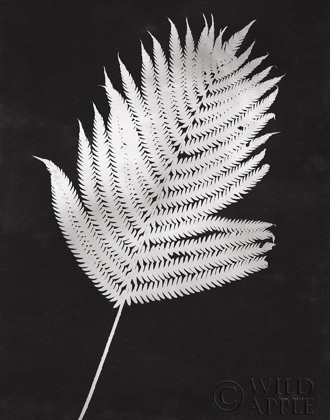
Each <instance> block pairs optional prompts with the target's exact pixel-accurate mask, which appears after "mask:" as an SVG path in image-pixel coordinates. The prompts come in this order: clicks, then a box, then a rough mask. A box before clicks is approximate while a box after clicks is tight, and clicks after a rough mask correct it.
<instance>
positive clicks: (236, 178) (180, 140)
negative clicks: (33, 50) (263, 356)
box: [38, 18, 281, 420]
mask: <svg viewBox="0 0 330 420" xmlns="http://www.w3.org/2000/svg"><path fill="white" fill-rule="evenodd" d="M252 23H253V22H251V23H250V24H249V25H247V26H246V27H245V28H243V29H242V30H241V31H239V32H237V33H235V34H234V35H233V36H232V37H230V38H229V40H228V41H226V42H224V41H223V34H224V30H222V31H220V34H219V35H218V36H217V37H216V36H215V31H214V22H213V18H212V23H211V25H210V26H209V25H208V23H207V22H206V20H205V26H204V29H203V30H202V33H201V35H200V38H199V41H198V43H197V45H195V42H194V39H193V37H192V34H191V30H190V28H189V25H188V23H187V31H186V35H185V41H184V46H183V47H182V46H181V42H180V38H179V35H178V32H177V29H176V27H175V25H174V24H173V23H172V22H170V25H171V32H170V40H169V60H167V59H166V56H165V54H164V52H163V50H162V47H161V46H160V44H159V42H158V41H157V40H156V39H155V38H154V37H153V36H152V35H151V36H152V40H153V55H152V57H150V56H149V55H148V53H147V52H146V51H145V49H144V47H143V45H142V69H141V87H140V88H138V87H137V86H136V84H135V82H134V81H133V78H132V77H131V75H130V73H129V72H128V71H127V69H126V67H125V66H124V64H123V63H122V62H121V60H120V59H119V65H120V71H121V77H122V85H123V89H124V95H122V94H120V93H119V92H118V91H116V90H115V89H114V87H113V86H112V84H111V82H110V80H109V78H108V77H107V75H105V89H106V93H107V96H108V99H109V104H110V115H109V119H108V121H107V125H105V124H104V121H103V118H102V117H101V115H100V114H99V112H98V111H97V109H96V108H95V107H94V110H95V119H94V130H93V144H92V145H90V143H89V141H88V139H87V138H86V135H85V133H84V131H83V128H82V126H81V125H80V134H79V150H78V175H79V186H80V193H81V197H79V196H78V194H77V193H76V191H75V189H74V187H73V186H72V184H71V182H70V181H69V179H68V178H67V177H66V176H65V174H64V173H63V172H62V170H61V169H59V168H58V167H57V166H56V165H54V164H53V163H52V162H51V161H49V160H46V159H41V158H38V159H40V160H41V161H42V162H44V163H45V165H46V166H47V169H48V170H49V172H50V174H51V186H52V200H53V207H54V212H55V216H56V219H57V221H58V224H59V226H60V228H61V230H62V233H63V235H64V237H65V239H66V241H67V243H68V246H69V248H70V249H71V251H72V252H73V254H74V256H75V257H76V259H77V261H78V263H79V265H80V266H81V267H82V269H83V270H84V271H85V272H86V274H87V275H88V276H89V277H90V278H91V279H92V280H93V282H94V283H95V285H96V287H98V289H99V290H100V291H101V292H102V293H103V294H104V295H105V296H106V298H107V299H109V300H110V301H111V302H113V304H114V306H115V307H118V308H119V309H118V313H117V316H116V319H115V322H114V325H113V327H112V330H111V333H110V336H109V339H108V342H107V344H106V347H105V350H104V353H103V356H102V359H101V362H100V364H99V367H98V370H97V372H96V375H95V378H94V380H93V383H92V387H91V389H90V392H89V395H88V397H87V399H86V402H85V405H84V407H83V410H82V412H81V414H80V417H79V420H81V419H82V418H83V417H84V414H85V412H86V410H87V408H88V405H89V402H90V400H91V397H92V394H93V391H94V388H95V385H96V383H97V380H98V377H99V375H100V372H101V370H102V366H103V363H104V360H105V358H106V355H107V352H108V349H109V346H110V343H111V340H112V338H113V336H114V333H115V329H116V326H117V324H118V321H119V318H120V315H121V312H122V309H123V306H124V304H125V303H127V304H128V305H130V304H131V302H134V303H138V302H140V303H144V302H149V301H153V300H160V299H165V298H170V299H171V298H172V297H177V296H183V295H187V294H190V293H194V292H199V291H202V290H204V289H210V288H212V287H216V286H222V284H224V283H226V282H230V281H233V280H238V279H240V278H242V277H245V276H246V275H248V274H250V273H253V272H256V271H259V270H261V269H263V268H266V267H267V262H266V261H265V256H264V255H263V254H264V253H265V252H266V251H268V250H270V249H271V248H272V247H273V245H274V243H273V240H274V237H273V234H272V233H271V232H270V231H269V230H268V228H269V227H270V226H271V224H270V223H265V222H258V221H246V220H228V219H225V218H221V217H220V216H219V215H218V214H217V212H219V210H222V209H223V208H225V207H227V206H228V205H230V204H231V203H233V202H235V201H237V200H238V199H240V198H242V196H243V194H246V193H247V192H248V191H249V190H250V189H251V188H252V187H253V186H254V185H255V184H256V183H257V182H258V181H260V180H261V178H262V177H263V176H264V175H265V174H266V172H267V171H268V165H263V166H261V167H260V166H258V165H259V163H260V162H261V160H262V159H263V157H264V154H265V151H264V150H263V151H261V152H259V153H257V154H254V153H253V152H254V151H255V150H256V149H257V148H258V147H259V146H261V145H263V144H264V143H265V142H266V140H267V139H268V138H269V137H270V136H271V135H272V134H274V133H270V134H264V135H261V136H259V137H256V135H257V134H258V133H259V132H260V131H261V130H262V129H263V128H264V127H265V125H266V124H267V122H268V121H269V120H270V119H271V118H273V117H274V115H273V114H270V113H267V110H268V109H269V107H270V106H271V104H272V103H273V101H274V100H275V97H276V95H277V89H275V86H276V84H277V83H278V82H279V80H280V79H281V78H280V77H276V78H271V79H267V76H268V74H269V72H270V69H271V67H268V68H266V69H264V70H262V71H260V72H257V71H255V70H256V69H257V68H258V66H259V65H260V64H261V62H262V61H263V60H264V58H265V57H266V56H264V57H260V58H256V59H253V60H251V61H248V58H249V56H250V53H251V50H252V47H253V44H252V45H251V46H250V47H249V48H247V49H246V50H245V51H244V52H243V53H241V54H240V55H238V49H239V47H240V46H241V44H242V42H243V40H244V37H245V35H246V34H247V32H248V30H249V28H250V26H251V25H252ZM251 75H252V76H251ZM79 124H80V123H79Z"/></svg>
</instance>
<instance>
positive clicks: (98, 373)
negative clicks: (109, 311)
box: [78, 300, 125, 420]
mask: <svg viewBox="0 0 330 420" xmlns="http://www.w3.org/2000/svg"><path fill="white" fill-rule="evenodd" d="M124 304H125V300H123V302H122V303H121V305H120V306H119V308H118V312H117V315H116V319H115V321H114V323H113V326H112V328H111V332H110V335H109V338H108V341H107V344H106V345H105V348H104V351H103V354H102V357H101V361H100V363H99V366H98V368H97V371H96V374H95V376H94V379H93V383H92V386H91V388H90V390H89V393H88V396H87V398H86V401H85V404H84V406H83V409H82V411H81V413H80V416H79V419H78V420H82V419H83V417H84V415H85V413H86V411H87V408H88V406H89V403H90V401H91V399H92V396H93V393H94V390H95V387H96V384H97V381H98V379H99V376H100V374H101V371H102V368H103V364H104V362H105V359H106V357H107V354H108V351H109V347H110V344H111V341H112V339H113V336H114V335H115V331H116V327H117V325H118V322H119V318H120V315H121V313H122V310H123V307H124Z"/></svg>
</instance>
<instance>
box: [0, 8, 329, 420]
mask: <svg viewBox="0 0 330 420" xmlns="http://www.w3.org/2000/svg"><path fill="white" fill-rule="evenodd" d="M327 3H328V2H327V1H309V0H301V1H298V0H286V1H280V0H278V1H269V0H262V1H261V0H249V1H247V0H203V1H181V0H176V1H174V0H167V1H163V0H162V1H151V0H149V1H147V0H135V1H134V0H121V1H103V0H80V1H72V0H66V1H62V0H56V1H55V0H42V1H41V0H40V1H23V0H16V1H15V0H10V1H9V0H8V1H4V0H2V1H1V5H2V11H1V45H0V47H1V74H0V75H1V91H0V102H1V118H0V126H1V154H0V157H1V162H0V172H1V204H0V211H1V213H0V217H1V224H2V231H1V258H2V261H1V292H0V320H1V325H0V328H1V330H0V331H1V332H0V419H1V420H16V419H17V420H21V419H22V420H25V419H26V420H27V419H29V420H30V419H33V420H34V419H41V420H44V419H45V420H50V419H54V420H55V419H56V420H71V419H77V418H78V416H79V413H80V410H81V408H82V405H83V403H84V399H85V397H86V396H87V393H88V390H89V387H90V384H91V381H92V378H93V376H94V373H95V370H96V368H97V365H98V363H99V359H100V357H101V354H102V351H103V348H104V345H105V342H106V340H107V337H108V334H109V331H110V329H111V326H112V323H113V321H114V317H115V314H116V311H115V310H114V309H113V308H112V306H111V305H110V304H109V302H108V301H107V300H106V299H105V298H104V297H103V296H102V295H101V294H100V293H99V292H98V291H97V289H96V288H95V287H94V286H93V284H92V282H91V281H90V280H89V279H88V278H87V276H86V275H85V274H84V273H83V272H82V271H81V270H80V268H79V267H78V265H77V264H76V262H75V260H74V258H73V256H72V255H71V253H70V251H69V250H68V248H67V246H66V244H65V241H64V239H63V237H62V235H61V233H60V231H59V229H58V226H57V224H56V221H55V218H54V215H53V212H52V208H51V201H50V182H49V175H48V172H47V171H46V170H45V167H44V166H43V165H42V164H41V163H40V162H38V161H36V160H34V159H33V158H32V157H31V155H37V156H41V157H44V158H48V159H51V160H53V161H54V162H55V163H56V164H58V165H59V166H60V167H61V168H62V169H63V170H64V171H65V172H66V174H67V175H68V176H69V177H70V178H71V180H73V182H74V183H75V182H76V168H75V166H76V157H77V132H78V130H77V118H79V119H80V120H81V121H82V122H83V124H84V127H85V128H86V130H87V132H88V133H90V132H91V128H92V118H93V114H92V104H91V102H95V103H96V104H97V106H98V107H99V109H100V110H101V112H102V114H103V115H104V116H106V114H107V102H106V98H105V94H104V91H103V89H102V88H101V87H100V85H102V83H103V66H105V67H106V69H107V71H108V74H109V76H110V78H111V80H112V81H113V83H114V85H115V87H116V88H118V89H120V75H119V69H118V63H117V58H116V57H117V53H118V52H120V57H121V59H122V60H123V61H124V63H125V64H126V65H127V67H128V68H129V70H130V71H131V72H132V74H133V77H134V78H135V79H136V80H137V81H138V80H139V71H140V40H142V41H143V42H144V43H145V45H146V48H147V49H148V50H149V51H150V47H151V42H150V37H149V35H148V34H147V31H150V32H151V33H152V34H153V35H155V36H156V37H157V38H158V39H159V40H160V42H161V43H162V44H163V46H164V47H165V46H166V43H167V39H168V35H169V23H168V21H167V17H169V18H171V19H172V20H173V22H174V23H175V24H176V25H177V27H178V30H179V32H180V33H181V34H184V30H185V18H186V17H187V18H188V19H189V22H190V25H191V28H192V31H193V34H194V35H195V38H197V36H198V35H199V33H200V31H201V29H202V27H203V25H204V22H203V17H202V14H203V13H205V15H206V17H207V18H208V19H210V15H211V13H212V14H213V15H214V18H215V23H216V29H217V30H219V29H220V28H223V27H225V26H228V30H227V35H228V36H229V35H231V34H232V33H234V32H235V31H237V30H239V29H241V28H242V27H243V26H245V25H246V24H247V23H249V22H250V21H251V20H254V19H257V21H256V23H255V24H254V25H253V26H252V28H251V29H250V32H249V35H248V36H247V41H246V44H245V46H248V45H249V43H250V42H251V41H253V40H256V45H255V48H254V52H253V57H257V56H259V55H264V54H265V53H269V57H268V58H267V59H266V60H265V66H266V65H276V68H274V69H273V70H272V72H273V73H272V74H273V75H275V76H278V75H283V74H285V77H284V78H283V79H282V81H281V82H280V84H279V87H280V91H279V95H278V97H277V99H276V102H275V103H274V105H273V106H272V112H275V113H276V120H275V121H272V122H270V123H269V130H270V131H274V130H275V131H280V134H277V135H276V136H273V137H272V138H271V139H270V140H269V141H268V142H267V143H268V144H267V154H266V158H265V162H267V163H270V165H271V170H270V172H269V174H268V175H267V176H266V177H265V178H264V179H263V180H262V182H261V183H259V184H258V186H257V187H256V188H255V189H254V190H253V191H252V192H250V193H249V194H248V195H247V196H245V198H244V200H241V201H240V202H239V203H237V204H234V205H232V206H230V208H228V209H227V210H226V212H224V214H225V215H226V216H228V217H231V218H246V219H254V220H265V221H269V222H272V223H275V224H276V226H277V227H276V228H274V229H273V232H274V233H275V235H276V244H277V246H276V247H275V248H274V249H273V250H272V251H271V252H270V253H269V256H268V262H269V268H268V269H267V270H263V271H261V272H259V273H256V274H254V275H251V276H249V277H248V278H245V279H243V280H242V281H240V282H236V283H233V284H230V285H228V286H226V287H223V288H217V289H214V290H212V291H209V292H207V291H205V292H204V293H198V294H196V295H191V296H188V297H185V298H178V299H173V300H164V301H161V302H154V303H150V304H148V305H147V304H145V305H134V306H131V307H126V308H124V311H123V315H122V318H121V320H120V322H119V326H118V329H117V332H116V335H115V338H114V341H113V343H112V346H111V348H110V352H109V355H108V359H107V361H106V364H105V367H104V370H103V372H102V375H101V378H100V380H99V383H98V385H97V389H96V392H95V394H94V397H93V400H92V403H91V405H90V408H89V410H88V412H87V414H86V417H85V419H86V420H88V419H90V420H92V419H127V420H128V419H129V420H134V419H145V420H182V419H196V420H197V419H198V420H213V419H220V420H233V419H237V420H239V419H246V418H251V419H253V418H268V417H271V418H273V419H277V418H282V419H286V418H290V419H291V418H305V416H302V415H300V416H298V415H293V414H286V415H282V416H279V415H273V416H267V415H266V414H264V415H261V414H257V413H256V410H254V411H253V414H251V415H248V414H247V413H248V411H249V407H250V405H251V401H252V399H253V395H252V391H251V386H250V385H249V378H251V377H253V378H264V380H267V378H269V377H277V378H293V379H292V380H293V383H294V378H299V377H305V378H310V379H311V380H312V381H313V382H314V385H315V389H314V391H313V395H312V397H313V399H314V401H313V403H314V411H315V414H314V415H311V416H306V418H312V419H315V420H324V419H328V418H330V401H329V390H330V386H329V385H330V381H329V374H330V369H329V366H330V340H329V336H330V320H329V309H328V308H329V298H330V294H329V291H330V287H329V278H328V277H329V261H330V260H329V233H330V229H329V228H330V225H329V216H328V215H329V213H328V212H329V209H328V204H329V199H328V191H329V187H330V160H329V150H330V149H329V141H330V129H329V128H330V127H329V123H330V10H329V9H330V8H329V7H328V5H327ZM223 380H233V381H237V382H238V383H240V384H241V386H242V387H243V388H244V390H245V394H246V401H245V403H244V404H243V406H242V407H240V409H238V410H237V411H234V412H233V413H226V412H223V411H221V410H219V409H218V408H217V407H216V405H215V404H214V402H213V391H214V389H215V387H216V386H217V385H218V384H219V383H220V382H221V381H223ZM270 396H271V397H273V396H274V395H270ZM262 409H263V408H262ZM263 411H264V409H263Z"/></svg>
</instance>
